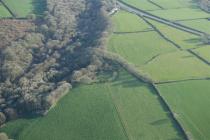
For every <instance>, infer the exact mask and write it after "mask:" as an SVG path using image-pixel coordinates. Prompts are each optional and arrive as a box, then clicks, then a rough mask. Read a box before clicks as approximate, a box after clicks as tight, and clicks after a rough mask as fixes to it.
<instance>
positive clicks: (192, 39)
mask: <svg viewBox="0 0 210 140" xmlns="http://www.w3.org/2000/svg"><path fill="white" fill-rule="evenodd" d="M184 41H185V42H187V43H190V44H196V46H204V45H205V44H204V43H203V42H202V41H201V39H200V38H191V39H186V40H184Z"/></svg>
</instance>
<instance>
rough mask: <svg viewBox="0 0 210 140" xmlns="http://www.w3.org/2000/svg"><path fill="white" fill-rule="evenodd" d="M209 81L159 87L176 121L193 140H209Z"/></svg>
mask: <svg viewBox="0 0 210 140" xmlns="http://www.w3.org/2000/svg"><path fill="white" fill-rule="evenodd" d="M209 85H210V81H209V80H203V81H199V80H198V81H188V82H181V83H172V84H164V85H159V86H158V88H159V90H160V92H161V94H162V96H164V98H165V99H166V101H167V102H168V104H169V105H170V106H171V108H172V110H173V112H174V113H175V114H176V116H177V119H178V120H179V121H180V122H181V123H182V124H183V126H184V128H185V129H186V131H187V132H188V133H189V135H190V136H191V137H192V139H194V140H209V139H210V133H209V130H210V126H209V124H210V110H209V108H208V107H209V106H210V96H209V95H210V86H209Z"/></svg>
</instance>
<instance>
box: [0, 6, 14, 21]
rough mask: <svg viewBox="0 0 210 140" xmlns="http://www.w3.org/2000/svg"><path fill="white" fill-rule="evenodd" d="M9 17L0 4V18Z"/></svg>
mask: <svg viewBox="0 0 210 140" xmlns="http://www.w3.org/2000/svg"><path fill="white" fill-rule="evenodd" d="M5 17H11V14H10V13H9V11H8V10H7V9H6V8H5V7H4V6H3V5H2V4H1V3H0V18H5Z"/></svg>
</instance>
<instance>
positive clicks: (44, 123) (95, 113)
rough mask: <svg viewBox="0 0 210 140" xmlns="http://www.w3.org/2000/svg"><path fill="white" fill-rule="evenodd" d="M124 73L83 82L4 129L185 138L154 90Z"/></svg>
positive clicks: (60, 137) (77, 139)
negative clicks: (45, 110) (44, 111)
mask: <svg viewBox="0 0 210 140" xmlns="http://www.w3.org/2000/svg"><path fill="white" fill-rule="evenodd" d="M119 77H120V78H119V79H117V80H116V81H114V82H110V83H102V84H93V85H83V86H79V87H77V88H75V89H73V90H72V91H70V93H69V94H68V95H67V96H66V97H64V98H63V99H62V100H61V101H60V102H59V104H57V106H56V107H55V108H54V109H52V110H51V111H50V112H49V114H48V115H47V116H45V117H43V118H38V119H35V120H31V121H30V120H28V121H27V120H17V121H14V122H10V123H8V124H7V125H6V127H4V128H3V129H1V131H6V132H7V133H8V134H10V135H13V136H14V135H16V140H128V139H127V137H129V139H133V140H139V139H144V140H169V139H180V140H181V139H182V136H181V135H180V132H179V130H178V129H176V124H174V122H172V120H171V119H170V118H169V117H168V115H167V114H168V113H167V112H166V111H165V110H164V109H163V108H162V106H161V104H160V102H159V100H158V99H157V97H156V95H155V94H154V93H153V92H154V91H153V90H152V89H150V88H149V87H148V86H147V85H145V84H143V83H141V82H139V81H138V80H136V79H135V78H133V77H132V76H130V75H128V73H127V72H122V73H121V75H119ZM14 131H15V132H14Z"/></svg>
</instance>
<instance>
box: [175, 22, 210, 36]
mask: <svg viewBox="0 0 210 140" xmlns="http://www.w3.org/2000/svg"><path fill="white" fill-rule="evenodd" d="M179 23H180V24H182V25H185V26H188V27H191V28H194V29H197V30H199V31H202V32H205V33H208V34H210V21H209V20H207V19H196V20H187V21H180V22H179Z"/></svg>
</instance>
